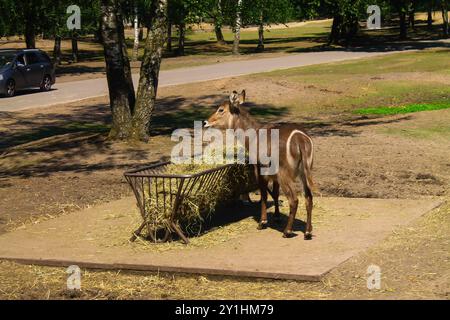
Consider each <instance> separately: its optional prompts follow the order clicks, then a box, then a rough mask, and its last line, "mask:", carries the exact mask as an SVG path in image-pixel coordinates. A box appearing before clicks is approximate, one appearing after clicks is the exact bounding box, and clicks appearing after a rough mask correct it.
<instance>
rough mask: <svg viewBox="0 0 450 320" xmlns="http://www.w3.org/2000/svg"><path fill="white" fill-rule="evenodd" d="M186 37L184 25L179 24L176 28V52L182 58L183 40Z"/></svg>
mask: <svg viewBox="0 0 450 320" xmlns="http://www.w3.org/2000/svg"><path fill="white" fill-rule="evenodd" d="M185 37H186V24H185V23H184V22H182V23H180V25H179V26H178V51H177V54H178V55H179V56H184V40H185Z"/></svg>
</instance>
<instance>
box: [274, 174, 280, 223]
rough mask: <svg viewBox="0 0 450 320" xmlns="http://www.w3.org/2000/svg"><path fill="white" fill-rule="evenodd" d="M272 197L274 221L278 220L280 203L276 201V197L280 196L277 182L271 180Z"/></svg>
mask: <svg viewBox="0 0 450 320" xmlns="http://www.w3.org/2000/svg"><path fill="white" fill-rule="evenodd" d="M272 197H273V201H274V202H275V213H274V220H275V222H280V220H281V217H280V204H279V201H278V198H279V197H280V185H279V184H278V182H276V181H274V182H273V191H272Z"/></svg>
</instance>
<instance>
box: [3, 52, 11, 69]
mask: <svg viewBox="0 0 450 320" xmlns="http://www.w3.org/2000/svg"><path fill="white" fill-rule="evenodd" d="M13 60H14V55H13V54H0V68H2V67H4V66H8V65H10V64H11V63H12V62H13Z"/></svg>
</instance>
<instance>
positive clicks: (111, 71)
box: [101, 0, 135, 139]
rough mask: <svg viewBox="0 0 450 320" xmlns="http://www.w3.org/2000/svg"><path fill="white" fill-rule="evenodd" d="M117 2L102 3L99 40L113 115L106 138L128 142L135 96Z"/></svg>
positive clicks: (107, 0) (113, 0)
mask: <svg viewBox="0 0 450 320" xmlns="http://www.w3.org/2000/svg"><path fill="white" fill-rule="evenodd" d="M118 1H120V0H102V1H101V12H102V39H103V47H104V52H105V62H106V78H107V80H108V89H109V99H110V106H111V113H112V126H111V131H110V133H109V136H110V137H111V138H112V139H130V137H131V136H132V131H133V130H132V121H131V120H132V116H131V115H132V110H133V108H134V104H135V94H134V87H133V81H132V78H131V68H130V61H129V59H128V54H127V50H126V44H125V34H124V27H123V20H122V16H121V14H120V11H119V6H118Z"/></svg>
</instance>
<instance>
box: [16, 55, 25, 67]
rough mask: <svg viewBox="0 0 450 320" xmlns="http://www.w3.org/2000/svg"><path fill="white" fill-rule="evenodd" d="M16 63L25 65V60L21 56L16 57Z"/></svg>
mask: <svg viewBox="0 0 450 320" xmlns="http://www.w3.org/2000/svg"><path fill="white" fill-rule="evenodd" d="M17 63H19V64H23V65H25V58H24V55H23V54H20V55H18V56H17Z"/></svg>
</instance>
